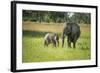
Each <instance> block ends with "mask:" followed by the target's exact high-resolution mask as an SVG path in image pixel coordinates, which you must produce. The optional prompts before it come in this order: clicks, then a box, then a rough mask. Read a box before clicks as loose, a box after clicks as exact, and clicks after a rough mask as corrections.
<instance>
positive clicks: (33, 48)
mask: <svg viewBox="0 0 100 73" xmlns="http://www.w3.org/2000/svg"><path fill="white" fill-rule="evenodd" d="M80 27H81V36H80V38H79V39H78V41H77V44H76V48H68V46H67V39H65V45H64V47H63V48H62V47H61V44H62V42H61V33H62V29H63V25H62V24H59V23H50V24H47V23H41V24H40V23H32V22H23V42H22V46H23V48H22V61H23V62H24V63H27V62H46V61H61V60H67V61H69V60H86V59H90V58H91V52H90V51H91V49H90V26H89V25H85V24H84V25H80ZM47 32H57V33H58V34H59V37H60V45H59V47H56V48H55V47H53V46H52V44H50V45H49V46H48V47H44V44H43V43H44V41H43V40H44V39H43V38H44V36H45V34H46V33H47Z"/></svg>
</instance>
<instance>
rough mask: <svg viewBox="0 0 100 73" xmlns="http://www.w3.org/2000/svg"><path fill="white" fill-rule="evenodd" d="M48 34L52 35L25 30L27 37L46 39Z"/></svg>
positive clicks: (24, 33)
mask: <svg viewBox="0 0 100 73" xmlns="http://www.w3.org/2000/svg"><path fill="white" fill-rule="evenodd" d="M47 33H51V32H41V31H29V30H23V36H25V37H44V36H45V34H47Z"/></svg>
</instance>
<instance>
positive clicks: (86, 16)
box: [23, 10, 91, 24]
mask: <svg viewBox="0 0 100 73" xmlns="http://www.w3.org/2000/svg"><path fill="white" fill-rule="evenodd" d="M23 21H32V22H40V23H41V22H47V23H50V22H54V23H64V22H65V21H66V22H77V23H86V24H90V22H91V14H90V13H75V12H73V13H72V12H54V11H33V10H23Z"/></svg>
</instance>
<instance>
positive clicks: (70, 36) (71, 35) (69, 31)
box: [62, 22, 81, 48]
mask: <svg viewBox="0 0 100 73" xmlns="http://www.w3.org/2000/svg"><path fill="white" fill-rule="evenodd" d="M80 33H81V31H80V27H79V25H78V24H77V23H71V22H69V23H66V26H65V27H64V29H63V34H62V47H63V46H64V38H65V37H66V36H67V42H68V47H71V43H73V48H75V47H76V46H75V45H76V42H77V40H78V38H79V37H80Z"/></svg>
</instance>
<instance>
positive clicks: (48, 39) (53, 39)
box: [44, 33, 59, 47]
mask: <svg viewBox="0 0 100 73" xmlns="http://www.w3.org/2000/svg"><path fill="white" fill-rule="evenodd" d="M51 43H52V44H53V46H54V47H56V46H59V36H58V35H57V34H55V33H54V34H53V33H47V34H46V35H45V37H44V46H48V45H49V44H51Z"/></svg>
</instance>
